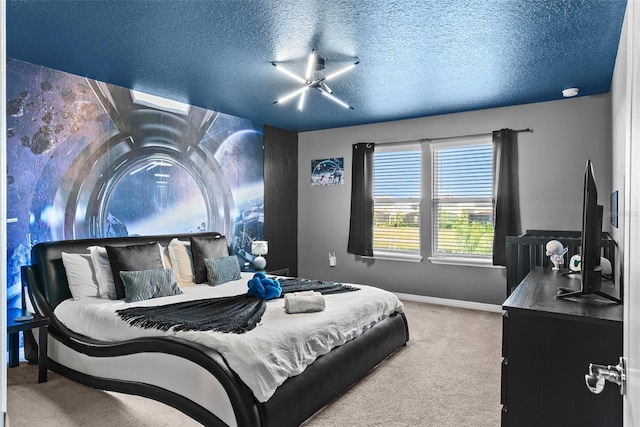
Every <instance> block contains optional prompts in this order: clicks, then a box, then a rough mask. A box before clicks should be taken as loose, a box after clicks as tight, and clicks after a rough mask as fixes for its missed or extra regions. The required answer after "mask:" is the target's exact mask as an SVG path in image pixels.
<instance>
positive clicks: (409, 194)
mask: <svg viewBox="0 0 640 427" xmlns="http://www.w3.org/2000/svg"><path fill="white" fill-rule="evenodd" d="M421 157H422V150H421V144H420V142H419V141H416V142H412V143H403V144H378V145H376V148H375V153H374V170H375V176H374V190H373V196H374V212H373V215H374V217H373V224H374V225H373V251H374V254H377V255H380V254H383V253H387V254H392V255H401V256H402V255H408V256H411V255H418V256H419V255H420V201H421V182H422V160H421Z"/></svg>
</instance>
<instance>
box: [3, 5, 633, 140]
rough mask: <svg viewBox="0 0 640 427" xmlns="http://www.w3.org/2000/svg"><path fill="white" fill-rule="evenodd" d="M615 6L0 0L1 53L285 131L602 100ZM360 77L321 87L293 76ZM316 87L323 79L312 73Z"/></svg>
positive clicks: (616, 31) (617, 17) (617, 19)
mask: <svg viewBox="0 0 640 427" xmlns="http://www.w3.org/2000/svg"><path fill="white" fill-rule="evenodd" d="M625 7H626V0H493V1H491V0H475V1H473V0H446V1H430V0H417V1H413V0H395V1H392V0H389V1H384V0H375V1H369V0H344V1H339V0H323V1H319V0H295V1H290V0H245V1H242V0H237V1H233V0H226V1H220V0H198V1H171V0H115V1H114V0H107V1H102V0H84V1H68V0H58V1H35V0H8V1H7V53H8V56H9V57H10V58H14V59H19V60H22V61H27V62H31V63H34V64H39V65H44V66H47V67H50V68H54V69H58V70H62V71H66V72H69V73H73V74H77V75H80V76H86V77H90V78H93V79H96V80H99V81H103V82H107V83H112V84H115V85H119V86H123V87H126V88H132V89H137V90H140V91H144V92H148V93H152V94H155V95H160V96H164V97H167V98H171V99H175V100H179V101H183V102H187V103H189V104H192V105H197V106H201V107H205V108H208V109H212V110H216V111H221V112H224V113H228V114H232V115H235V116H239V117H243V118H247V119H250V120H253V121H256V122H259V123H265V124H270V125H273V126H277V127H280V128H284V129H289V130H293V131H307V130H315V129H324V128H334V127H341V126H350V125H357V124H365V123H373V122H382V121H389V120H397V119H405V118H413V117H422V116H430V115H437V114H445V113H452V112H459V111H469V110H477V109H485V108H493V107H500V106H508V105H517V104H526V103H532V102H541V101H549V100H555V99H560V98H562V95H561V91H562V90H563V89H565V88H568V87H574V86H576V87H579V88H580V95H579V96H584V95H593V94H598V93H606V92H609V89H610V86H611V77H612V73H613V67H614V63H615V57H616V52H617V47H618V42H619V39H620V30H621V28H622V21H623V17H624V11H625ZM312 49H315V50H316V52H317V53H318V54H319V55H320V56H321V57H323V58H325V60H326V68H325V70H324V71H322V72H321V73H330V72H332V71H335V70H338V69H340V68H341V67H344V66H346V65H348V64H349V63H351V62H354V61H360V64H359V65H358V66H357V67H356V68H355V69H354V70H352V71H350V72H348V73H346V74H344V75H342V76H339V77H337V78H336V79H335V80H334V81H332V82H331V85H330V86H331V88H332V89H333V90H334V94H335V95H337V96H338V97H339V98H341V99H342V100H344V101H345V102H347V103H349V104H350V105H352V106H353V108H354V109H353V110H348V109H344V108H342V107H340V106H339V105H337V104H334V103H333V102H331V101H330V100H328V99H326V98H324V97H322V96H321V94H320V93H319V92H318V91H316V90H310V91H309V93H308V96H307V102H306V105H305V108H304V109H303V111H302V112H298V110H297V102H296V101H295V100H294V101H290V102H288V103H285V104H278V105H274V104H273V101H275V100H276V99H277V98H279V97H280V96H282V95H284V94H286V93H288V92H291V91H293V90H295V89H297V88H299V87H300V86H301V84H300V83H297V82H295V81H294V80H292V79H290V78H288V77H287V76H285V75H284V74H281V73H279V72H278V71H277V70H276V69H275V68H274V67H273V66H272V65H271V62H273V61H276V62H279V63H283V64H284V65H287V66H288V67H289V69H290V70H291V71H293V72H295V73H297V74H300V75H303V74H304V68H305V59H306V56H307V55H308V54H309V52H310V51H311V50H312ZM321 75H322V74H321Z"/></svg>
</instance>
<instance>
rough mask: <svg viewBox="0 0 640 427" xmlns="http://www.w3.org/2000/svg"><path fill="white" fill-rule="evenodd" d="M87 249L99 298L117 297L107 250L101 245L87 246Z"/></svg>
mask: <svg viewBox="0 0 640 427" xmlns="http://www.w3.org/2000/svg"><path fill="white" fill-rule="evenodd" d="M87 249H89V252H90V253H91V262H92V263H93V268H94V270H95V272H96V280H97V282H98V290H99V292H100V298H108V299H117V297H116V284H115V282H114V281H113V273H112V272H111V263H110V262H109V255H108V254H107V250H106V249H105V248H103V247H102V246H89V247H88V248H87Z"/></svg>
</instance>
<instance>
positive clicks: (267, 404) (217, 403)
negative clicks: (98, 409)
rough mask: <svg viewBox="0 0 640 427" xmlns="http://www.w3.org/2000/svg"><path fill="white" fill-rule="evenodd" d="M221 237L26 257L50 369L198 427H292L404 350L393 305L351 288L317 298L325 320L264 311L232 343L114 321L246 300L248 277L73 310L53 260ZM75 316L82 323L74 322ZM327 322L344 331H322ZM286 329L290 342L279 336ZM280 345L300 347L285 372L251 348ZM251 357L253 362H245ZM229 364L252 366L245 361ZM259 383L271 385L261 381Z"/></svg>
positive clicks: (65, 249) (62, 244)
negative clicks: (167, 408)
mask: <svg viewBox="0 0 640 427" xmlns="http://www.w3.org/2000/svg"><path fill="white" fill-rule="evenodd" d="M219 237H221V236H220V234H219V233H215V232H209V233H196V234H180V235H160V236H139V237H122V238H104V239H81V240H68V241H58V242H45V243H39V244H37V245H35V246H34V247H33V248H32V258H31V265H29V266H25V267H23V268H22V275H23V281H24V283H25V285H26V287H27V288H28V290H29V296H30V300H31V303H32V304H33V306H34V308H35V309H36V310H38V311H39V312H40V313H41V314H42V315H44V316H48V317H50V319H51V324H50V326H49V338H48V368H49V369H50V370H52V371H54V372H57V373H59V374H61V375H64V376H66V377H69V378H71V379H73V380H75V381H77V382H80V383H83V384H85V385H88V386H91V387H95V388H99V389H104V390H111V391H118V392H124V393H128V394H135V395H141V396H145V397H149V398H152V399H155V400H158V401H160V402H163V403H165V404H168V405H171V406H173V407H175V408H177V409H178V410H180V411H182V412H184V413H185V414H187V415H189V416H190V417H192V418H193V419H195V420H197V421H198V422H200V423H202V424H204V425H211V426H296V425H299V424H301V423H302V422H304V420H306V419H307V418H309V417H310V416H311V415H313V414H314V413H315V412H316V411H317V410H318V409H320V408H321V407H323V406H324V405H325V404H326V403H328V402H329V401H331V400H332V399H334V398H335V397H337V396H338V395H339V394H340V393H341V392H343V391H344V390H346V389H347V388H349V387H350V386H351V385H352V384H353V383H355V382H356V381H357V380H358V379H360V378H361V377H362V376H364V375H365V374H366V373H367V372H368V371H370V370H371V369H373V368H374V367H375V366H376V365H377V364H378V363H380V362H381V361H383V360H384V359H385V358H387V357H388V356H389V355H391V354H393V353H394V352H395V351H397V350H398V349H400V348H401V347H403V346H404V345H405V344H406V343H407V342H408V339H409V332H408V325H407V321H406V318H405V316H404V314H403V312H402V303H401V302H399V300H397V298H396V297H395V296H394V295H393V294H391V293H389V292H386V291H383V290H380V289H377V288H375V287H370V286H366V285H359V284H356V285H354V287H355V288H357V289H358V290H357V291H354V292H346V293H340V294H335V295H325V299H326V305H327V309H326V310H323V311H320V312H316V313H301V314H287V313H286V311H285V310H284V308H283V299H282V298H279V299H273V300H268V301H266V309H265V311H264V314H262V317H261V319H260V322H259V323H258V324H257V326H255V329H252V330H250V331H248V332H246V333H242V334H225V333H221V332H219V331H209V332H207V331H173V330H166V331H165V330H157V329H153V328H152V329H145V328H138V327H136V326H132V325H131V324H130V323H126V322H125V321H124V320H123V319H122V318H121V317H118V316H117V314H114V313H117V312H118V311H117V310H118V309H123V308H126V307H130V306H131V307H135V306H161V305H163V304H173V303H176V302H185V301H191V300H201V299H203V298H205V297H206V298H223V297H225V296H231V295H236V294H241V293H243V292H244V293H246V289H247V288H246V283H247V282H248V281H249V280H251V278H252V276H253V273H251V274H248V273H242V274H241V277H240V278H239V279H237V280H232V281H229V282H227V283H224V284H222V285H220V286H207V285H206V284H205V285H195V286H180V289H181V293H180V295H174V296H164V297H161V298H154V299H151V300H142V301H134V302H131V303H127V302H125V301H124V300H119V299H114V300H110V299H99V298H95V299H91V298H86V299H81V300H74V299H73V298H72V293H71V290H70V285H69V280H68V278H67V270H66V269H65V264H64V263H63V259H62V254H63V253H65V254H87V253H88V249H87V248H89V247H122V248H126V247H131V246H133V245H143V244H148V243H149V242H157V244H158V245H159V247H160V249H161V250H162V249H163V248H164V249H166V248H167V247H169V245H170V244H172V242H175V241H176V240H177V241H180V242H187V241H189V240H190V239H191V238H198V239H209V238H210V239H217V238H219ZM65 256H68V255H65ZM163 262H164V260H163ZM167 262H168V263H170V262H171V257H170V256H169V257H168V260H167ZM165 267H167V268H169V266H165ZM74 289H75V288H74ZM74 292H77V290H74ZM74 296H75V295H74ZM350 312H352V313H354V315H353V316H352V317H351V318H349V313H350ZM80 313H84V314H83V316H90V317H82V318H81V317H79V316H80V315H81V314H80ZM331 313H333V314H336V313H337V314H338V317H340V318H341V319H342V320H339V321H336V320H335V319H333V320H332V319H331V318H329V317H328V316H330V314H331ZM91 316H93V317H91ZM74 319H75V320H74ZM80 319H82V320H80ZM337 324H340V325H341V327H344V326H345V325H346V331H343V330H338V329H336V325H337ZM289 329H292V332H291V333H293V334H298V335H297V336H296V335H293V336H287V335H285V332H286V331H288V330H289ZM321 330H326V334H325V335H324V337H321V336H319V335H316V333H315V331H321ZM287 333H289V332H287ZM270 334H271V335H270ZM280 335H283V336H284V337H285V338H284V339H283V340H284V342H288V341H294V342H295V341H302V342H301V343H299V348H301V350H289V349H285V350H284V353H287V354H288V353H291V354H294V357H293V358H292V359H293V362H292V361H286V360H284V359H283V356H282V354H284V353H281V354H279V353H278V351H276V350H277V349H280V350H282V346H283V345H282V344H277V345H275V344H274V345H273V348H272V349H271V350H268V349H264V348H262V347H260V346H258V344H257V343H260V345H262V344H263V343H264V342H270V341H271V342H273V340H274V337H277V336H280ZM327 336H328V338H327ZM229 338H231V341H224V340H225V339H229ZM319 343H321V344H322V345H320V344H319ZM256 348H260V350H255V352H252V351H250V350H253V349H256ZM234 352H235V353H234ZM238 353H247V354H250V355H251V357H249V360H246V359H243V358H242V357H240V356H238ZM253 364H257V365H256V366H257V367H255V366H253ZM265 366H266V367H265ZM283 366H284V367H283ZM252 369H253V370H252ZM263 371H269V372H270V371H275V374H273V373H269V375H271V376H269V375H266V377H267V378H266V379H265V375H263ZM272 377H273V378H272ZM274 378H275V379H274ZM265 383H268V386H264V384H265Z"/></svg>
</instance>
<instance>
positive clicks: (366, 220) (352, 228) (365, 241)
mask: <svg viewBox="0 0 640 427" xmlns="http://www.w3.org/2000/svg"><path fill="white" fill-rule="evenodd" d="M374 146H375V144H372V143H359V144H353V164H352V177H351V218H350V220H349V244H348V246H347V252H349V253H352V254H355V255H363V256H373V152H374Z"/></svg>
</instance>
